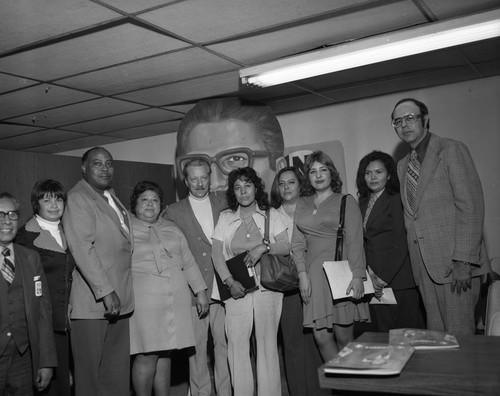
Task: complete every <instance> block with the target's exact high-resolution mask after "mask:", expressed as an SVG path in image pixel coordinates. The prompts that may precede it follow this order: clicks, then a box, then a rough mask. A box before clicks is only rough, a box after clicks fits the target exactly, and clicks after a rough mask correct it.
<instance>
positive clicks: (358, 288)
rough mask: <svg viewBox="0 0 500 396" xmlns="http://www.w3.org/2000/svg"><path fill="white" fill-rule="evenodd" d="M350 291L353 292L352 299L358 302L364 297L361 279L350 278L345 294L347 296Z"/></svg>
mask: <svg viewBox="0 0 500 396" xmlns="http://www.w3.org/2000/svg"><path fill="white" fill-rule="evenodd" d="M351 290H352V291H353V296H352V298H354V299H356V300H359V299H360V298H362V297H363V296H364V295H365V286H364V285H363V278H352V280H351V282H349V286H348V287H347V290H346V292H345V294H346V295H348V294H349V293H350V292H351Z"/></svg>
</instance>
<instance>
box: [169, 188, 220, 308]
mask: <svg viewBox="0 0 500 396" xmlns="http://www.w3.org/2000/svg"><path fill="white" fill-rule="evenodd" d="M209 199H210V203H211V205H212V216H213V219H214V227H215V225H216V224H217V221H218V219H219V214H220V212H221V211H222V210H224V209H225V208H227V203H226V197H225V194H219V195H217V194H215V193H210V195H209ZM164 217H165V218H166V219H168V220H172V221H173V222H174V223H175V224H177V226H178V227H179V228H180V229H181V231H182V233H183V234H184V235H185V236H186V239H187V241H188V245H189V249H190V250H191V253H193V256H194V258H195V260H196V263H197V264H198V266H199V267H200V271H201V274H202V276H203V280H204V281H205V283H206V285H207V288H208V290H207V295H208V296H211V295H212V286H213V280H214V264H213V263H212V241H211V240H208V239H207V237H206V235H205V233H204V232H203V229H202V228H201V225H200V223H198V220H196V217H195V215H194V212H193V208H192V207H191V204H190V203H189V198H187V197H186V198H184V199H182V200H180V201H179V202H176V203H174V204H172V205H170V206H169V207H168V208H167V210H166V211H165V214H164ZM195 303H196V300H195V297H194V295H193V304H195Z"/></svg>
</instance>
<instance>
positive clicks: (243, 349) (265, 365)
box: [212, 167, 290, 396]
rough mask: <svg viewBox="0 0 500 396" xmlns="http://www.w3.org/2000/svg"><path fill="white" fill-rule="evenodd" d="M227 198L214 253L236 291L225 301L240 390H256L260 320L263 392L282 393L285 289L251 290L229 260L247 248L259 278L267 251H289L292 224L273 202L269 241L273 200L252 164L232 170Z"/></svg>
mask: <svg viewBox="0 0 500 396" xmlns="http://www.w3.org/2000/svg"><path fill="white" fill-rule="evenodd" d="M227 201H228V206H229V209H228V210H226V211H224V212H222V213H221V214H220V217H219V221H218V223H217V225H216V227H215V230H214V233H213V235H212V259H213V262H214V265H215V269H216V271H217V272H218V274H219V276H220V278H221V280H222V281H223V282H224V284H225V285H226V286H227V287H229V290H230V292H231V296H232V298H229V299H228V300H226V301H225V304H226V323H225V327H226V334H227V339H228V342H227V345H228V360H229V369H230V371H231V381H232V385H233V388H234V394H235V395H238V396H253V394H254V378H253V376H252V375H250V374H251V373H252V365H251V361H250V336H251V333H252V328H253V324H254V323H255V338H256V344H257V385H258V394H259V395H265V396H281V378H280V368H279V358H278V341H277V334H278V326H279V321H280V316H281V307H282V300H283V294H282V293H278V292H274V291H270V290H267V289H265V288H263V287H262V286H259V289H258V290H257V291H254V292H250V293H246V292H245V288H244V287H243V286H242V285H241V283H240V282H238V281H237V280H235V279H233V276H232V275H231V273H230V271H229V269H228V267H227V265H226V260H229V259H231V258H233V257H235V256H236V255H238V254H240V253H243V252H247V253H246V255H244V257H243V260H244V262H245V264H246V266H247V267H248V269H249V271H250V272H252V273H253V274H254V276H255V277H256V281H257V284H258V283H259V273H260V264H259V260H260V258H261V257H262V255H263V254H267V253H271V254H288V252H289V251H290V243H289V242H288V236H287V232H286V226H285V224H284V223H283V221H282V218H281V216H280V215H279V214H278V213H277V212H276V210H275V209H273V208H271V210H270V212H269V217H270V219H269V226H270V231H269V239H270V242H271V243H270V244H269V245H266V244H264V243H263V241H262V239H263V238H264V225H265V217H266V209H268V206H269V204H268V199H267V193H266V192H265V191H264V185H263V182H262V179H260V177H258V176H257V173H256V172H255V171H254V170H253V169H252V168H249V167H245V168H239V169H235V170H233V171H232V172H231V173H230V174H229V176H228V190H227Z"/></svg>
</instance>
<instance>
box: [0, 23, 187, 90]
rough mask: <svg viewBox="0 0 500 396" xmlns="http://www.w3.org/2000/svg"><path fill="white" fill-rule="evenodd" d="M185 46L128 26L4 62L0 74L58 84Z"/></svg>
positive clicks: (25, 53)
mask: <svg viewBox="0 0 500 396" xmlns="http://www.w3.org/2000/svg"><path fill="white" fill-rule="evenodd" d="M185 46H187V44H186V43H184V42H182V41H180V40H176V39H173V38H170V37H167V36H165V35H163V34H160V33H157V32H153V31H151V30H149V29H145V28H143V27H140V26H136V25H132V24H129V23H126V24H123V25H119V26H114V27H110V28H107V29H103V30H98V31H96V32H93V33H89V34H87V35H83V36H76V37H74V38H70V39H68V40H64V41H61V42H57V43H54V44H50V45H46V46H43V47H39V48H35V49H32V50H29V51H24V52H20V53H17V54H14V55H10V56H7V57H5V58H1V59H0V70H2V71H6V72H10V73H13V74H17V75H23V76H26V77H31V78H36V79H40V80H55V79H59V78H63V77H67V76H71V75H74V74H77V73H83V72H86V71H89V70H93V69H97V68H101V67H106V66H110V65H114V64H117V63H120V62H127V61H131V60H135V59H139V58H143V57H146V56H150V55H155V54H157V53H162V52H166V51H172V50H175V49H178V48H182V47H185Z"/></svg>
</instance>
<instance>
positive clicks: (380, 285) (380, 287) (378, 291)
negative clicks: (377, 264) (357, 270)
mask: <svg viewBox="0 0 500 396" xmlns="http://www.w3.org/2000/svg"><path fill="white" fill-rule="evenodd" d="M370 278H371V280H372V283H373V289H374V290H375V297H377V298H378V299H379V300H380V297H382V294H384V287H385V286H386V285H387V283H385V282H384V281H383V280H382V279H380V278H379V277H378V276H377V275H375V273H373V272H372V273H370Z"/></svg>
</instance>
